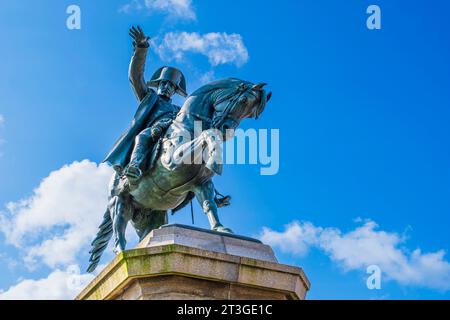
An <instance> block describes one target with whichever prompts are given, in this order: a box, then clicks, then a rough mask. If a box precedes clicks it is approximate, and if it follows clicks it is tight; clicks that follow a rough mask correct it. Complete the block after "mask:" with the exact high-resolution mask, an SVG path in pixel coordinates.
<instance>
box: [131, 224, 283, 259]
mask: <svg viewBox="0 0 450 320" xmlns="http://www.w3.org/2000/svg"><path fill="white" fill-rule="evenodd" d="M166 244H179V245H184V246H189V247H193V248H199V249H205V250H208V251H214V252H221V253H228V254H232V255H236V256H240V257H248V258H253V259H258V260H266V261H272V262H277V259H276V257H275V254H274V253H273V250H272V248H271V247H269V246H268V245H265V244H263V243H261V241H259V240H256V239H253V238H249V237H244V236H238V235H234V234H226V233H221V232H216V231H211V230H205V229H200V228H195V227H191V226H183V225H178V224H173V225H166V226H162V227H161V228H159V229H155V230H153V231H152V232H150V234H148V235H147V237H145V238H144V239H143V240H142V241H141V243H139V245H138V246H137V248H145V247H155V246H160V245H166Z"/></svg>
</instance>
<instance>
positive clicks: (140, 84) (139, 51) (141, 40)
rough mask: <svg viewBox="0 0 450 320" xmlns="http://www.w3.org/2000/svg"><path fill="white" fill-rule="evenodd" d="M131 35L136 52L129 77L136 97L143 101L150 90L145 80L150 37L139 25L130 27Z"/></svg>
mask: <svg viewBox="0 0 450 320" xmlns="http://www.w3.org/2000/svg"><path fill="white" fill-rule="evenodd" d="M130 36H131V37H132V38H133V46H134V53H133V56H132V57H131V62H130V68H129V69H128V78H129V79H130V82H131V86H132V87H133V90H134V94H135V95H136V98H137V99H138V100H139V101H142V100H144V98H145V96H146V95H147V93H148V92H149V90H150V89H149V88H148V87H147V85H146V84H145V80H144V67H145V59H146V58H147V50H148V47H149V43H148V40H149V39H150V38H149V37H147V36H146V35H145V34H144V32H143V31H142V29H141V28H140V27H139V26H137V28H135V27H132V28H131V29H130Z"/></svg>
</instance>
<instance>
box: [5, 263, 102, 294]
mask: <svg viewBox="0 0 450 320" xmlns="http://www.w3.org/2000/svg"><path fill="white" fill-rule="evenodd" d="M93 278H94V275H92V274H80V269H79V267H78V266H77V265H71V266H69V267H67V269H65V270H59V269H56V270H54V271H53V272H51V273H50V274H49V275H48V276H47V277H46V278H43V279H38V280H34V279H26V280H22V281H20V282H19V283H17V284H16V285H14V286H11V287H10V288H9V289H8V290H6V291H1V290H0V300H38V299H39V300H63V299H73V298H75V297H76V295H77V294H78V293H80V292H81V290H82V289H83V288H84V287H85V286H86V285H87V284H88V283H89V282H90V281H92V279H93Z"/></svg>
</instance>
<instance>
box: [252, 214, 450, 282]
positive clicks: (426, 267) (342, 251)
mask: <svg viewBox="0 0 450 320" xmlns="http://www.w3.org/2000/svg"><path fill="white" fill-rule="evenodd" d="M260 238H261V240H262V241H263V242H265V243H267V244H269V245H272V246H273V247H276V248H279V249H280V250H281V251H282V252H286V253H291V254H293V255H300V256H304V255H306V254H307V252H308V250H309V248H311V247H314V248H318V249H319V250H322V251H323V252H324V253H325V254H327V255H328V256H329V257H330V258H331V260H332V261H335V262H336V263H338V264H339V265H340V266H341V267H342V268H343V269H344V270H364V271H365V268H366V267H367V266H369V265H378V266H379V267H380V268H381V270H382V272H383V274H384V275H385V276H386V277H387V278H388V279H391V280H395V281H397V282H398V283H400V284H402V285H412V286H421V287H428V288H433V289H438V290H450V263H449V262H448V261H447V260H445V257H444V256H445V252H444V250H439V251H437V252H430V253H424V252H422V251H421V250H420V249H415V250H413V251H409V250H407V249H405V248H404V247H403V245H404V244H405V242H406V238H405V237H403V236H401V235H399V234H397V233H392V232H386V231H382V230H379V229H378V225H377V224H376V223H375V222H373V221H370V220H368V221H366V222H365V223H363V224H362V225H360V226H358V227H357V228H355V229H354V230H352V231H350V232H347V233H345V232H342V231H341V230H339V229H337V228H322V227H316V226H314V225H313V224H312V223H310V222H298V221H294V222H292V223H290V224H288V225H286V226H285V230H284V231H282V232H278V231H274V230H271V229H269V228H263V231H262V233H261V236H260Z"/></svg>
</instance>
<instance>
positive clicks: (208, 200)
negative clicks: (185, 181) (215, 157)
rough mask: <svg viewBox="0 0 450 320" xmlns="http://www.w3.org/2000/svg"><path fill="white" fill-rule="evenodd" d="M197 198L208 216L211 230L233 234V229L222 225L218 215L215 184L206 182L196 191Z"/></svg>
mask: <svg viewBox="0 0 450 320" xmlns="http://www.w3.org/2000/svg"><path fill="white" fill-rule="evenodd" d="M194 192H195V196H196V197H197V200H198V201H199V202H200V205H201V206H202V208H203V212H204V213H205V214H206V215H207V217H208V221H209V224H210V226H211V230H215V231H220V232H227V233H233V231H231V229H229V228H225V227H224V226H223V225H222V223H220V220H219V215H218V214H217V204H216V202H215V201H214V197H215V192H214V184H213V183H212V181H211V180H208V181H206V182H205V183H203V184H202V185H200V186H197V187H196V188H195V189H194Z"/></svg>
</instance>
